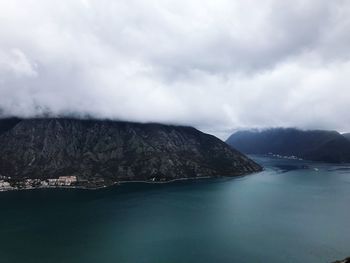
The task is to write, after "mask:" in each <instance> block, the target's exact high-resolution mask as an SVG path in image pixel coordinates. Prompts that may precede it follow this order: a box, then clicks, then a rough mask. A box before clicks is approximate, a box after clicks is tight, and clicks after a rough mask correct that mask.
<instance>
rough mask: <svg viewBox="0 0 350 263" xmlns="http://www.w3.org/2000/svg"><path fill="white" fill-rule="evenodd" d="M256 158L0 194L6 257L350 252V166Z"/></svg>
mask: <svg viewBox="0 0 350 263" xmlns="http://www.w3.org/2000/svg"><path fill="white" fill-rule="evenodd" d="M255 158H256V160H257V161H258V162H260V163H262V164H264V165H265V167H266V170H265V171H264V172H262V173H258V174H254V175H251V176H246V177H241V178H237V179H216V180H214V179H213V180H212V179H210V180H202V181H191V182H176V183H171V184H161V185H150V184H127V185H123V186H118V187H113V188H109V189H103V190H98V191H88V190H59V189H56V190H53V189H51V190H33V191H21V192H5V193H0V262H1V263H7V262H11V263H12V262H16V263H17V262H21V263H22V262H26V263H30V262H33V263H34V262H35V263H41V262H45V263H56V262H62V263H63V262H64V263H70V262H74V263H75V262H77V263H78V262H79V263H89V262H94V263H95V262H96V263H97V262H98V263H100V262H101V263H105V262H106V263H107V262H108V263H109V262H118V263H123V262H125V263H129V262H130V263H138V262H140V263H143V262H147V263H148V262H152V263H157V262H159V263H180V262H183V263H186V262H200V263H205V262H208V263H209V262H223V263H225V262H243V263H244V262H249V263H250V262H269V263H273V262H279V263H280V262H293V263H296V262H311V263H312V262H318V263H319V262H331V261H332V260H335V259H341V258H344V257H346V256H350V209H349V206H350V170H349V169H350V168H349V167H350V166H330V165H326V164H317V163H307V162H302V161H290V160H280V159H268V158H262V157H255ZM315 168H317V169H318V170H317V169H315Z"/></svg>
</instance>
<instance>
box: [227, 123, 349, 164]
mask: <svg viewBox="0 0 350 263" xmlns="http://www.w3.org/2000/svg"><path fill="white" fill-rule="evenodd" d="M226 142H227V143H228V144H229V145H231V146H232V147H235V148H237V149H238V150H240V151H241V152H243V153H246V154H279V155H283V156H296V157H299V158H303V159H307V160H313V161H324V162H332V163H344V162H350V134H340V133H339V132H336V131H324V130H299V129H294V128H274V129H267V130H246V131H238V132H236V133H234V134H232V135H231V136H230V137H229V138H228V139H227V141H226Z"/></svg>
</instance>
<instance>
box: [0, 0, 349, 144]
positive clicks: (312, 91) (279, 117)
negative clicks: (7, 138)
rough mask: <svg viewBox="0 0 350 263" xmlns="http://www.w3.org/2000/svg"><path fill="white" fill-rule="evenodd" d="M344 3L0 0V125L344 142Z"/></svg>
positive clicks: (346, 35)
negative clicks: (278, 131)
mask: <svg viewBox="0 0 350 263" xmlns="http://www.w3.org/2000/svg"><path fill="white" fill-rule="evenodd" d="M349 84H350V1H348V0H332V1H329V0H283V1H281V0H255V1H253V0H215V1H213V0H138V1H136V0H95V1H94V0H60V1H53V0H26V1H23V0H0V115H1V116H19V117H35V116H70V115H73V116H77V117H94V118H108V119H115V120H128V121H139V122H162V123H173V124H183V125H191V126H195V127H197V128H199V129H201V130H203V131H206V132H209V133H212V134H214V135H217V136H219V137H220V138H225V137H227V136H228V135H229V134H230V133H231V132H232V131H234V130H237V129H245V128H265V127H287V126H288V127H298V128H303V129H330V130H338V131H341V132H345V131H350V114H349V109H350V85H349Z"/></svg>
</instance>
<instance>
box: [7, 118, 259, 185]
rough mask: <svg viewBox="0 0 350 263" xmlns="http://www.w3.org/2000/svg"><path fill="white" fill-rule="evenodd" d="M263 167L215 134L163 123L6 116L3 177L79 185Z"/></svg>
mask: <svg viewBox="0 0 350 263" xmlns="http://www.w3.org/2000/svg"><path fill="white" fill-rule="evenodd" d="M260 170H261V167H260V166H259V165H258V164H256V163H255V162H253V161H252V160H250V159H249V158H247V157H245V156H244V155H242V154H241V153H239V152H238V151H236V150H234V149H232V148H230V147H229V146H227V145H226V144H225V143H224V142H222V141H220V140H219V139H217V138H216V137H214V136H211V135H208V134H204V133H202V132H200V131H198V130H196V129H194V128H191V127H184V126H170V125H161V124H139V123H129V122H116V121H101V120H78V119H25V120H19V119H7V120H1V121H0V176H1V178H8V179H9V180H10V181H11V182H12V184H13V182H16V181H21V180H23V179H32V180H34V179H40V180H46V179H50V178H59V177H60V176H74V177H76V178H77V180H78V182H77V184H78V185H79V184H80V185H90V186H94V185H110V184H113V183H115V182H118V181H134V180H145V181H169V180H174V179H182V178H192V177H207V176H210V177H215V176H239V175H245V174H249V173H252V172H256V171H260Z"/></svg>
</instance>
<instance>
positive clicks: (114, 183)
mask: <svg viewBox="0 0 350 263" xmlns="http://www.w3.org/2000/svg"><path fill="white" fill-rule="evenodd" d="M262 171H263V170H262ZM262 171H258V172H252V173H248V174H242V175H237V176H198V177H186V178H175V179H171V180H167V181H152V180H130V181H128V180H123V181H116V182H113V183H111V184H108V185H101V186H91V187H90V186H84V185H55V186H49V185H47V186H42V185H41V186H38V187H23V188H14V187H12V188H6V189H0V193H2V192H10V191H26V190H38V189H77V190H100V189H105V188H110V187H113V186H118V185H123V184H132V183H142V184H170V183H175V182H181V181H192V180H193V181H195V180H203V179H204V180H205V179H214V178H217V179H219V178H230V179H236V178H242V177H246V176H249V175H253V174H257V173H260V172H262Z"/></svg>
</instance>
